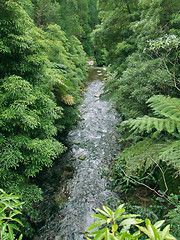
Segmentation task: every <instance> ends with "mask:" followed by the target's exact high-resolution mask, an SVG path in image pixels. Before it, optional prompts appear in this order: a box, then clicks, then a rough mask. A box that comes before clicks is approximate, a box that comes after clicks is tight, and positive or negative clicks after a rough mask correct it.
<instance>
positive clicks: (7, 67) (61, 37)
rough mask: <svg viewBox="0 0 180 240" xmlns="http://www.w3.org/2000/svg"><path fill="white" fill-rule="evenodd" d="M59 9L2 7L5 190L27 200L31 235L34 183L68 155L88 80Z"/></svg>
mask: <svg viewBox="0 0 180 240" xmlns="http://www.w3.org/2000/svg"><path fill="white" fill-rule="evenodd" d="M74 2H75V1H74ZM49 4H50V6H49ZM57 6H59V7H60V4H59V3H58V2H56V3H54V2H53V1H52V2H51V1H29V0H27V1H21V0H19V1H6V0H3V1H1V3H0V54H1V58H0V72H1V76H0V152H1V156H0V187H1V188H2V189H4V190H5V191H6V192H7V193H14V194H18V195H22V201H23V202H24V204H23V214H22V216H21V217H20V218H21V221H22V222H23V224H24V226H25V228H24V231H25V235H27V236H32V228H31V223H34V222H36V221H37V217H38V213H37V210H35V209H34V205H35V203H36V202H38V201H39V200H41V199H42V190H41V189H40V188H39V187H38V186H36V185H35V184H34V180H33V179H34V177H35V176H36V175H37V173H39V172H40V171H41V170H43V169H44V168H45V167H50V166H52V163H53V160H54V159H56V158H57V157H59V156H60V154H61V153H62V152H64V151H65V150H66V147H65V146H64V145H63V144H62V143H61V141H60V139H61V135H62V131H63V134H64V132H66V131H68V129H70V128H71V127H72V126H73V125H74V124H75V122H76V121H77V119H78V110H77V108H76V106H77V104H79V103H80V102H81V95H82V93H83V88H84V80H85V79H86V75H87V74H86V73H87V57H86V54H85V52H84V50H83V47H82V45H81V43H80V41H79V39H78V38H77V37H76V36H75V34H74V35H72V34H66V33H65V32H64V31H62V30H61V27H60V25H59V24H58V21H59V18H51V17H52V15H54V14H55V12H56V11H57V9H58V8H57ZM47 9H48V11H47ZM56 13H57V14H58V12H56ZM59 14H60V13H59ZM54 17H55V15H54ZM56 17H57V16H56ZM49 19H51V21H50V20H49Z"/></svg>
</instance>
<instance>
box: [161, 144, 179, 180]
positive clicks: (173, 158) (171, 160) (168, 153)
mask: <svg viewBox="0 0 180 240" xmlns="http://www.w3.org/2000/svg"><path fill="white" fill-rule="evenodd" d="M159 159H160V160H162V161H165V162H166V163H167V164H169V165H172V166H173V167H174V168H175V169H177V172H176V174H177V175H180V140H177V141H173V142H172V143H171V144H169V145H168V146H167V147H165V148H164V149H162V151H161V153H160V155H159Z"/></svg>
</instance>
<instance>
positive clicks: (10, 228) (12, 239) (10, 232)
mask: <svg viewBox="0 0 180 240" xmlns="http://www.w3.org/2000/svg"><path fill="white" fill-rule="evenodd" d="M8 229H9V236H10V239H11V240H14V234H13V229H12V227H11V224H8Z"/></svg>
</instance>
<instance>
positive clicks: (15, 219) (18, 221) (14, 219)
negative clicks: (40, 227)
mask: <svg viewBox="0 0 180 240" xmlns="http://www.w3.org/2000/svg"><path fill="white" fill-rule="evenodd" d="M12 220H13V221H16V222H17V223H19V224H20V225H21V226H24V225H23V224H22V222H21V221H20V220H19V219H18V218H13V219H12Z"/></svg>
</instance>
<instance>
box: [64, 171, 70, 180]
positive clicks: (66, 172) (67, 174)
mask: <svg viewBox="0 0 180 240" xmlns="http://www.w3.org/2000/svg"><path fill="white" fill-rule="evenodd" d="M72 176H73V171H72V172H69V171H64V172H63V173H62V177H63V178H67V179H68V178H72Z"/></svg>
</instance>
